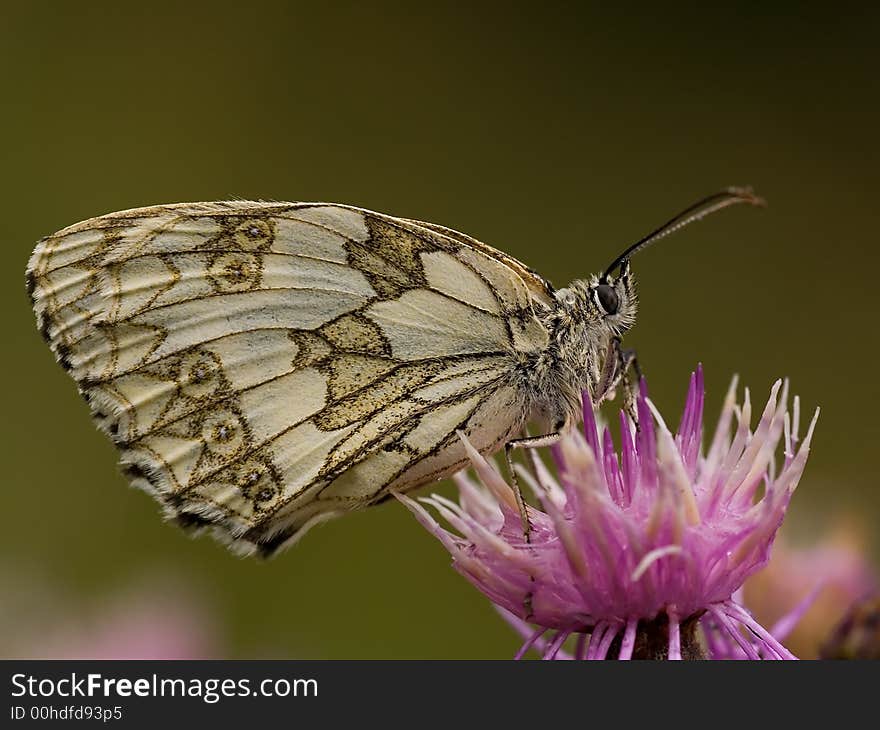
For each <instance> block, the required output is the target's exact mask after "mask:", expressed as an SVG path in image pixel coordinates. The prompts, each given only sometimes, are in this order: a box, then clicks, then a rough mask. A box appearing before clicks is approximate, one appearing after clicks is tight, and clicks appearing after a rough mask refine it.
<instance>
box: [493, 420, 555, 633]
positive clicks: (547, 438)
mask: <svg viewBox="0 0 880 730" xmlns="http://www.w3.org/2000/svg"><path fill="white" fill-rule="evenodd" d="M563 426H564V424H560V425H559V426H558V427H557V429H556V430H555V431H554V432H552V433H546V434H544V435H543V436H528V437H526V438H521V439H514V440H513V441H508V442H507V444H506V445H505V446H504V457H505V458H506V459H507V471H508V473H509V474H510V482H511V484H512V485H513V493H514V495H515V496H516V506H517V507H518V508H519V515H520V519H521V520H522V530H523V539H524V540H525V542H526V544H529V543H531V542H532V523H531V521H530V520H529V513H528V504H526V500H525V497H523V493H522V489H520V486H519V480H518V479H517V477H516V469H514V468H513V450H514V449H539V448H541V447H543V446H552V445H553V444H555V443H556V442H557V441H559V435H560V431H561V429H562V428H563ZM529 579H530V581H531V582H532V583H534V582H535V576H533V575H530V576H529ZM532 596H533V592H532V591H531V590H530V591H529V592H528V593H526V595H525V596H523V613H524V616H525V620H526V621H528V620H529V619H530V617H531V616H532V613H533V612H532Z"/></svg>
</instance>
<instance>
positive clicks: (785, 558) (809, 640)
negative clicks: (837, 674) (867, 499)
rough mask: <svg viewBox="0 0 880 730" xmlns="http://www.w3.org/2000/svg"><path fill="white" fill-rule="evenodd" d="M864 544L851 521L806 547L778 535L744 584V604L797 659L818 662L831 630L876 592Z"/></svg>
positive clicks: (857, 527)
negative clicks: (766, 562)
mask: <svg viewBox="0 0 880 730" xmlns="http://www.w3.org/2000/svg"><path fill="white" fill-rule="evenodd" d="M865 543H866V539H865V536H864V532H863V530H862V529H860V526H859V525H858V523H857V522H856V521H855V520H854V519H851V518H850V519H846V520H842V521H840V522H839V524H837V525H835V527H834V528H833V529H832V530H831V531H830V532H829V533H828V534H825V535H823V536H821V537H820V538H819V539H818V540H817V541H816V543H815V544H814V545H809V546H796V545H793V544H792V543H790V542H788V541H787V540H785V531H784V530H783V535H782V539H780V540H778V541H777V543H776V546H775V548H774V550H773V557H772V558H771V559H770V563H769V565H767V567H766V568H764V569H763V570H761V571H760V572H758V573H757V574H756V575H753V576H752V577H751V578H749V579H748V581H746V584H745V587H744V591H743V599H744V602H745V605H747V606H748V607H749V610H750V611H751V612H752V613H753V614H754V616H755V617H756V618H757V619H759V620H760V621H761V622H762V623H764V624H765V625H766V626H772V627H773V628H771V630H770V631H771V633H772V634H773V635H774V636H775V637H776V638H777V639H779V640H785V642H786V644H787V645H788V646H789V648H790V649H791V650H792V651H793V652H794V653H796V654H797V655H798V656H799V657H801V658H802V659H816V658H818V657H819V655H820V649H821V647H822V645H823V644H824V643H825V642H826V641H827V640H828V638H829V634H830V629H831V627H833V626H836V625H837V624H839V623H840V622H841V621H842V620H843V618H844V617H845V616H846V614H847V612H848V611H849V610H850V609H851V608H852V607H853V606H854V605H855V604H856V603H857V602H859V601H860V600H863V599H865V598H867V597H868V596H871V595H874V594H876V593H877V590H878V589H880V583H878V576H877V574H876V571H875V568H874V566H873V565H872V564H871V562H870V560H869V559H868V551H867V547H866V544H865Z"/></svg>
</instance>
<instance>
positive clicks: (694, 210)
mask: <svg viewBox="0 0 880 730" xmlns="http://www.w3.org/2000/svg"><path fill="white" fill-rule="evenodd" d="M737 203H748V204H749V205H757V206H760V207H762V208H763V207H766V205H767V203H766V202H765V201H764V199H763V198H759V197H758V196H757V195H755V194H754V193H753V192H752V189H751V188H727V189H726V190H722V191H721V192H719V193H715V194H714V195H709V196H707V197H705V198H703V199H702V200H698V201H697V202H696V203H694V204H693V205H691V206H689V207H687V208H685V209H684V210H683V211H681V213H679V214H678V215H677V216H675V217H674V218H671V219H670V220H668V221H666V223H664V224H663V225H662V226H660V227H659V228H657V229H656V230H654V231H651V233H649V234H648V235H647V236H645V237H644V238H640V239H639V240H638V241H636V242H635V243H634V244H633V245H632V246H630V247H629V248H627V249H626V251H624V252H623V253H622V254H620V256H618V257H617V258H616V259H614V261H612V262H611V265H610V266H609V267H608V268H607V269H606V270H605V273H604V274H602V281H607V280H608V277H609V276H610V275H611V272H613V271H614V270H615V269H616V268H617V267H618V266H620V265H621V264H622V263H623V262H624V261H626V260H627V259H629V257H630V256H632V255H633V254H634V253H636V252H638V251H641V250H642V249H643V248H647V247H648V246H650V245H651V244H652V243H654V242H655V241H659V240H660V239H661V238H665V237H666V236H668V235H669V234H670V233H675V232H676V231H677V230H679V229H681V228H684V227H685V226H687V225H690V224H691V223H696V222H697V221H698V220H702V219H703V218H705V217H706V216H707V215H709V214H710V213H714V212H716V211H718V210H722V209H724V208H727V207H728V206H731V205H736V204H737Z"/></svg>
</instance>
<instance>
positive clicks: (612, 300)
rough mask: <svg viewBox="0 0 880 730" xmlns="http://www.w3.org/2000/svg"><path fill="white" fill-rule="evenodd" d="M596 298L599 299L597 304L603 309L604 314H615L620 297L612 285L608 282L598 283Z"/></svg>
mask: <svg viewBox="0 0 880 730" xmlns="http://www.w3.org/2000/svg"><path fill="white" fill-rule="evenodd" d="M596 299H598V300H599V306H600V307H602V309H603V310H605V314H617V308H618V307H619V306H620V299H619V297H618V296H617V292H616V291H614V287H613V286H609V285H608V284H599V286H597V287H596Z"/></svg>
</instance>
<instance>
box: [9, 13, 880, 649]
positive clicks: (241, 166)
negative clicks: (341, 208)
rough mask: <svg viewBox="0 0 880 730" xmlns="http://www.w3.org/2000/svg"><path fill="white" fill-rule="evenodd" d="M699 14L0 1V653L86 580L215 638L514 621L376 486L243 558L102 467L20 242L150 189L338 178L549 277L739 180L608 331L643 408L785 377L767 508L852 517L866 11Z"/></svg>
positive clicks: (868, 171) (187, 195)
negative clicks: (796, 470) (796, 448)
mask: <svg viewBox="0 0 880 730" xmlns="http://www.w3.org/2000/svg"><path fill="white" fill-rule="evenodd" d="M595 5H598V4H595ZM705 7H706V6H702V7H701V6H698V5H694V6H693V7H689V8H688V7H677V8H676V7H673V6H670V5H668V4H660V5H657V6H656V7H654V8H653V9H650V10H637V9H636V8H635V6H632V5H631V4H626V6H625V8H626V9H621V10H617V11H614V10H609V9H606V8H599V7H590V4H581V5H580V6H579V7H575V6H565V5H560V6H551V5H549V4H543V3H542V4H530V5H529V8H528V9H526V8H525V6H523V7H522V8H520V6H517V5H515V4H509V3H508V4H504V5H497V6H494V7H493V6H489V5H482V6H481V7H480V8H476V7H470V8H468V7H465V5H464V4H462V5H457V4H450V5H448V6H441V5H437V6H432V7H427V6H421V7H419V6H416V5H415V4H399V5H386V6H379V5H375V4H372V3H336V4H332V5H331V4H322V3H302V2H301V3H280V2H275V3H261V2H253V3H248V4H246V5H242V4H237V5H236V6H234V8H230V9H225V8H223V6H221V5H220V4H219V3H210V4H204V5H201V6H199V5H196V4H194V3H186V4H182V3H168V4H166V3H162V2H150V3H138V4H133V3H132V4H128V3H119V2H114V3H109V2H106V3H105V2H92V3H60V2H55V3H50V2H30V3H17V4H14V5H13V4H8V3H7V4H4V7H3V10H2V11H0V13H2V22H0V78H2V97H0V98H2V102H0V103H2V115H0V132H2V135H0V138H2V140H3V157H2V178H0V181H2V182H0V186H2V190H0V192H2V200H3V208H4V210H3V215H2V216H0V235H2V240H3V242H4V245H3V247H2V255H3V262H2V267H0V275H2V277H3V278H2V287H0V296H2V306H3V311H4V313H5V314H4V320H3V328H4V329H3V342H4V345H3V354H4V356H3V358H2V368H3V371H2V381H0V382H2V383H3V390H4V401H5V403H6V406H5V413H4V415H3V418H2V419H0V428H2V443H3V450H4V453H3V467H4V479H3V481H4V484H3V489H4V498H3V504H4V514H3V524H4V529H3V531H2V533H0V581H2V589H0V590H2V591H3V595H4V596H5V598H4V599H3V600H2V601H0V603H3V601H5V604H4V605H5V608H0V621H4V625H3V626H2V628H0V631H3V632H5V635H6V639H5V640H0V653H2V652H3V651H4V646H5V647H6V649H5V650H6V651H7V652H13V651H16V650H14V649H10V648H9V647H10V646H13V645H14V643H15V642H14V638H15V636H14V635H16V634H19V633H21V632H25V633H26V632H28V631H30V632H31V633H33V634H34V635H36V636H38V637H39V636H40V635H44V636H45V633H46V632H49V631H50V628H51V629H52V630H56V629H57V630H58V631H61V629H60V628H58V627H59V626H62V625H63V626H62V628H63V627H65V626H66V627H67V629H65V630H66V631H67V634H68V640H69V641H74V640H75V639H76V632H77V631H80V632H82V636H81V637H80V638H82V639H83V640H84V641H87V640H88V638H87V637H89V636H91V635H92V634H89V633H88V632H89V631H93V630H96V629H95V626H96V625H98V624H100V623H101V622H102V620H103V619H102V618H101V615H102V613H101V612H102V611H107V610H109V609H107V606H108V605H110V604H112V603H113V602H114V601H116V602H118V601H119V600H121V599H119V596H128V597H129V598H128V599H126V600H130V602H131V603H132V604H133V605H140V606H141V607H142V609H143V610H142V612H143V613H146V614H147V615H148V617H151V618H152V619H153V620H156V619H157V617H158V620H159V623H160V624H162V622H163V621H165V620H166V619H165V617H166V613H165V612H166V611H169V612H173V611H175V610H178V609H180V610H183V609H181V606H189V607H194V608H192V612H191V613H192V616H194V617H195V619H194V620H195V623H196V624H198V625H199V626H200V627H201V629H202V630H204V631H205V633H206V635H207V638H206V639H205V645H206V646H207V647H208V648H207V649H202V650H200V651H201V652H202V653H207V654H213V655H216V656H229V657H245V658H252V657H289V658H298V657H302V658H324V657H326V658H336V657H351V658H357V657H371V658H386V657H407V658H471V657H506V656H510V655H511V654H512V653H513V650H514V646H515V645H516V643H517V640H516V638H515V637H513V636H512V634H511V632H510V631H509V629H508V628H507V627H506V626H505V625H503V624H502V622H501V621H499V620H498V618H497V617H496V616H495V614H494V612H493V611H492V609H491V608H490V606H489V604H488V602H487V601H486V600H485V599H484V598H483V597H482V596H481V595H479V594H477V593H476V592H475V591H474V590H473V589H471V588H470V587H469V586H468V585H467V584H466V583H465V582H464V580H462V579H461V578H460V577H459V576H458V575H457V574H455V573H454V571H452V570H451V569H450V567H449V559H448V556H447V554H446V553H445V551H443V549H442V548H441V547H440V546H439V544H437V543H436V542H435V541H434V540H433V539H432V538H430V537H429V536H428V535H427V534H425V533H424V532H423V531H422V529H421V528H420V527H418V526H417V524H416V523H415V521H414V520H413V519H412V518H411V517H410V516H409V515H408V514H407V513H406V512H405V511H404V510H403V509H402V508H400V507H399V506H398V505H396V504H390V505H385V506H383V507H381V508H377V509H375V510H370V511H368V512H365V513H360V514H356V515H353V516H351V517H349V518H347V519H345V520H342V521H337V522H333V523H330V524H328V525H326V526H324V527H322V528H320V529H316V530H314V531H313V532H312V533H311V534H310V535H309V536H308V537H307V539H305V540H304V541H303V542H302V543H301V544H300V545H299V546H297V547H296V548H294V549H293V550H290V551H288V552H287V553H284V554H283V555H282V556H281V557H279V558H278V559H275V560H273V561H271V562H268V563H261V562H257V561H254V560H242V559H238V558H235V557H233V556H232V555H230V554H228V553H227V552H226V551H225V550H224V549H223V548H221V547H220V546H219V545H217V544H216V543H214V542H213V541H211V540H210V539H207V538H203V539H200V540H191V539H189V538H188V537H186V536H185V535H183V534H182V533H181V532H179V531H178V530H177V528H174V527H172V526H170V525H167V524H164V523H163V522H162V521H161V520H160V519H159V516H158V510H157V507H156V505H155V504H154V503H153V502H152V500H151V499H150V498H149V497H148V496H146V495H145V494H142V493H140V492H136V491H132V490H130V489H128V488H127V487H126V486H125V482H124V480H123V478H122V477H121V476H120V475H119V474H118V472H117V470H116V469H115V467H114V462H115V454H114V449H113V447H112V446H111V445H110V444H109V442H108V441H107V440H106V439H105V438H104V437H103V436H102V435H100V434H99V433H98V431H97V430H95V429H94V428H93V426H92V425H91V422H90V419H89V416H88V414H87V409H86V407H85V405H84V404H83V403H82V402H81V401H80V398H79V396H78V395H77V393H76V391H75V388H74V384H73V382H72V381H71V380H70V379H69V378H68V376H67V375H65V373H64V372H63V371H62V370H61V368H59V367H58V366H57V365H56V364H55V362H54V361H53V358H52V356H51V355H50V353H49V351H48V349H47V348H46V346H45V344H44V343H43V342H42V340H41V339H40V337H39V335H38V334H37V332H36V330H35V327H34V321H33V317H32V314H31V311H30V307H29V303H28V300H27V297H26V295H25V291H24V268H25V264H26V262H27V258H28V256H29V254H30V252H31V249H32V248H33V245H34V242H35V241H36V240H37V239H38V238H40V237H41V236H43V235H46V234H48V233H51V232H53V231H55V230H57V229H59V228H62V227H64V226H66V225H68V224H70V223H73V222H76V221H78V220H81V219H84V218H88V217H91V216H94V215H98V214H101V213H105V212H109V211H113V210H117V209H123V208H129V207H135V206H141V205H149V204H154V203H164V202H177V201H194V200H212V199H222V198H228V197H243V198H264V199H278V200H328V201H338V202H346V203H351V204H354V205H359V206H363V207H366V208H371V209H375V210H379V211H384V212H388V213H392V214H397V215H401V216H406V217H411V218H417V219H423V220H429V221H436V222H438V223H441V224H443V225H446V226H450V227H453V228H457V229H460V230H462V231H465V232H467V233H469V234H471V235H474V236H476V237H478V238H481V239H483V240H485V241H486V242H488V243H490V244H492V245H495V246H497V247H500V248H502V249H504V250H505V251H507V252H509V253H511V254H513V255H514V256H516V257H518V258H520V259H522V260H523V261H525V262H527V263H528V264H529V265H531V266H532V267H534V268H536V269H537V270H539V271H540V272H541V273H542V274H544V275H545V276H546V277H547V278H549V279H550V280H551V281H553V282H554V283H555V284H556V285H557V286H561V285H563V284H565V283H566V282H568V281H569V280H571V279H572V278H576V277H581V276H584V275H586V274H589V273H590V272H593V271H596V270H598V269H600V268H601V267H603V266H604V265H605V264H607V263H608V262H609V261H610V259H611V258H612V257H613V256H614V255H616V254H617V253H618V251H619V250H620V249H621V248H622V247H623V246H624V245H626V244H628V243H630V242H632V241H633V240H634V239H635V238H637V237H638V236H640V235H641V234H643V233H645V232H647V231H648V230H649V229H650V228H652V227H654V226H655V225H657V224H659V223H660V222H662V221H663V220H665V219H666V218H667V217H669V216H670V215H671V214H673V213H674V212H676V211H677V210H678V209H679V208H681V207H682V206H683V205H685V204H688V203H690V202H692V200H693V199H695V198H696V197H698V196H700V195H702V194H705V193H709V192H712V191H715V190H716V189H717V188H719V187H723V186H726V185H729V184H751V185H753V186H754V187H755V188H756V190H757V191H758V192H760V193H761V194H762V195H764V196H765V197H766V198H767V199H768V200H769V202H770V207H769V208H768V209H766V210H751V209H746V208H739V209H733V210H731V211H727V212H724V213H721V214H720V215H718V216H717V217H714V218H712V219H711V220H709V221H707V222H704V223H701V224H699V225H697V226H694V227H692V228H690V229H689V230H687V231H685V232H683V233H681V234H679V235H678V236H676V237H675V238H673V239H668V240H666V241H664V242H663V243H662V245H658V246H656V247H654V248H652V249H650V250H649V251H647V252H645V253H644V254H641V255H640V256H639V257H638V258H637V259H636V260H635V261H634V266H635V271H636V273H637V275H638V277H639V281H640V293H641V302H642V310H641V313H640V317H639V322H638V325H637V326H636V328H635V330H634V331H633V332H632V333H631V336H630V337H629V340H628V344H629V345H630V346H633V347H636V348H637V349H638V351H639V353H640V355H641V358H642V362H643V365H644V367H645V368H646V371H647V373H648V375H649V378H650V385H651V390H652V394H653V395H654V397H655V400H657V401H658V403H659V406H660V407H661V410H662V409H665V410H666V411H667V412H668V413H674V412H675V411H676V410H677V409H678V408H679V404H680V402H681V400H682V398H683V395H684V390H685V386H686V380H687V376H688V373H689V372H690V370H691V369H692V368H693V366H694V365H695V364H696V363H697V362H698V361H702V362H703V363H704V365H705V368H706V372H707V381H708V391H709V392H708V399H707V402H708V404H709V411H710V416H711V417H714V415H715V414H716V413H717V410H718V407H719V404H720V400H721V398H722V396H723V391H724V389H725V387H726V385H727V382H728V379H729V378H730V377H731V375H732V374H733V373H734V372H739V373H740V375H741V376H742V379H743V381H744V382H745V383H746V384H748V385H750V386H751V387H752V389H753V392H754V393H755V395H756V400H761V399H763V398H764V397H765V394H766V391H767V389H768V388H769V386H770V384H771V382H772V381H773V380H774V379H775V378H776V377H778V376H780V375H788V376H790V377H791V379H792V383H793V387H794V389H795V391H796V392H799V393H800V394H801V395H802V397H803V399H804V404H805V406H806V408H807V409H808V410H812V408H813V407H814V406H815V405H816V404H820V405H821V406H822V408H823V412H822V418H821V421H820V428H819V432H818V435H817V439H816V441H815V448H814V451H813V455H812V456H811V463H810V465H809V467H808V470H807V474H806V476H805V478H804V480H803V481H802V483H801V488H800V490H799V493H798V495H797V496H796V498H795V500H794V504H793V508H792V510H791V513H790V522H791V526H790V527H793V528H794V530H793V531H794V532H795V533H796V532H798V531H800V532H801V533H802V534H804V535H806V536H808V537H809V536H810V535H811V534H818V533H819V532H820V531H821V530H822V529H824V525H825V523H827V522H829V521H830V520H832V519H833V518H834V516H835V515H838V514H846V513H853V512H855V513H856V514H857V515H858V517H859V519H860V520H861V521H862V523H863V526H864V527H865V529H867V530H868V531H872V530H873V529H875V527H876V523H877V519H878V516H880V490H878V488H877V478H876V476H875V474H876V469H877V460H876V458H877V446H876V444H877V440H878V437H880V427H878V419H877V417H876V414H874V413H873V412H872V409H873V408H874V407H876V405H877V396H878V378H877V375H876V374H875V372H874V371H875V369H876V360H877V356H878V352H880V349H878V343H877V337H876V328H877V322H876V316H877V312H878V307H877V304H876V301H875V297H876V296H877V287H876V284H875V279H876V270H877V265H878V259H880V252H878V247H877V245H876V238H877V230H878V225H880V219H878V215H877V210H878V207H877V206H878V204H877V194H878V162H880V160H878V143H877V133H878V128H880V114H878V110H880V95H878V91H880V88H878V78H880V74H878V69H880V67H878V61H880V53H878V50H877V44H876V38H877V32H878V20H880V13H878V11H877V10H876V9H874V10H869V9H867V8H866V7H863V8H859V9H851V10H847V9H846V7H845V6H844V5H835V6H834V8H833V13H832V12H831V11H829V9H828V7H827V6H825V5H823V6H822V8H821V9H819V8H817V9H816V10H811V9H809V7H807V6H805V5H803V4H801V3H773V4H772V8H771V7H770V5H768V4H766V3H754V4H733V5H730V4H727V5H725V6H724V8H723V9H717V10H709V11H707V10H706V9H705ZM671 420H676V419H671ZM874 547H875V548H876V541H875V543H874ZM157 596H158V598H157ZM114 605H115V604H114ZM120 610H121V609H120ZM187 610H189V609H187ZM4 611H5V620H4V613H3V612H4ZM191 618H192V617H191ZM168 620H170V619H168ZM41 621H43V622H46V623H45V624H41V623H40V622H41ZM62 633H63V632H62ZM70 634H73V635H74V639H70ZM34 640H35V641H37V639H34ZM4 641H5V644H4V643H3V642H4ZM17 651H19V652H20V651H23V650H22V649H21V648H20V647H19V648H18V649H17ZM39 651H40V649H33V653H39ZM45 651H47V652H51V649H45ZM71 651H72V652H74V651H75V650H74V649H71ZM196 653H198V652H196Z"/></svg>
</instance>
